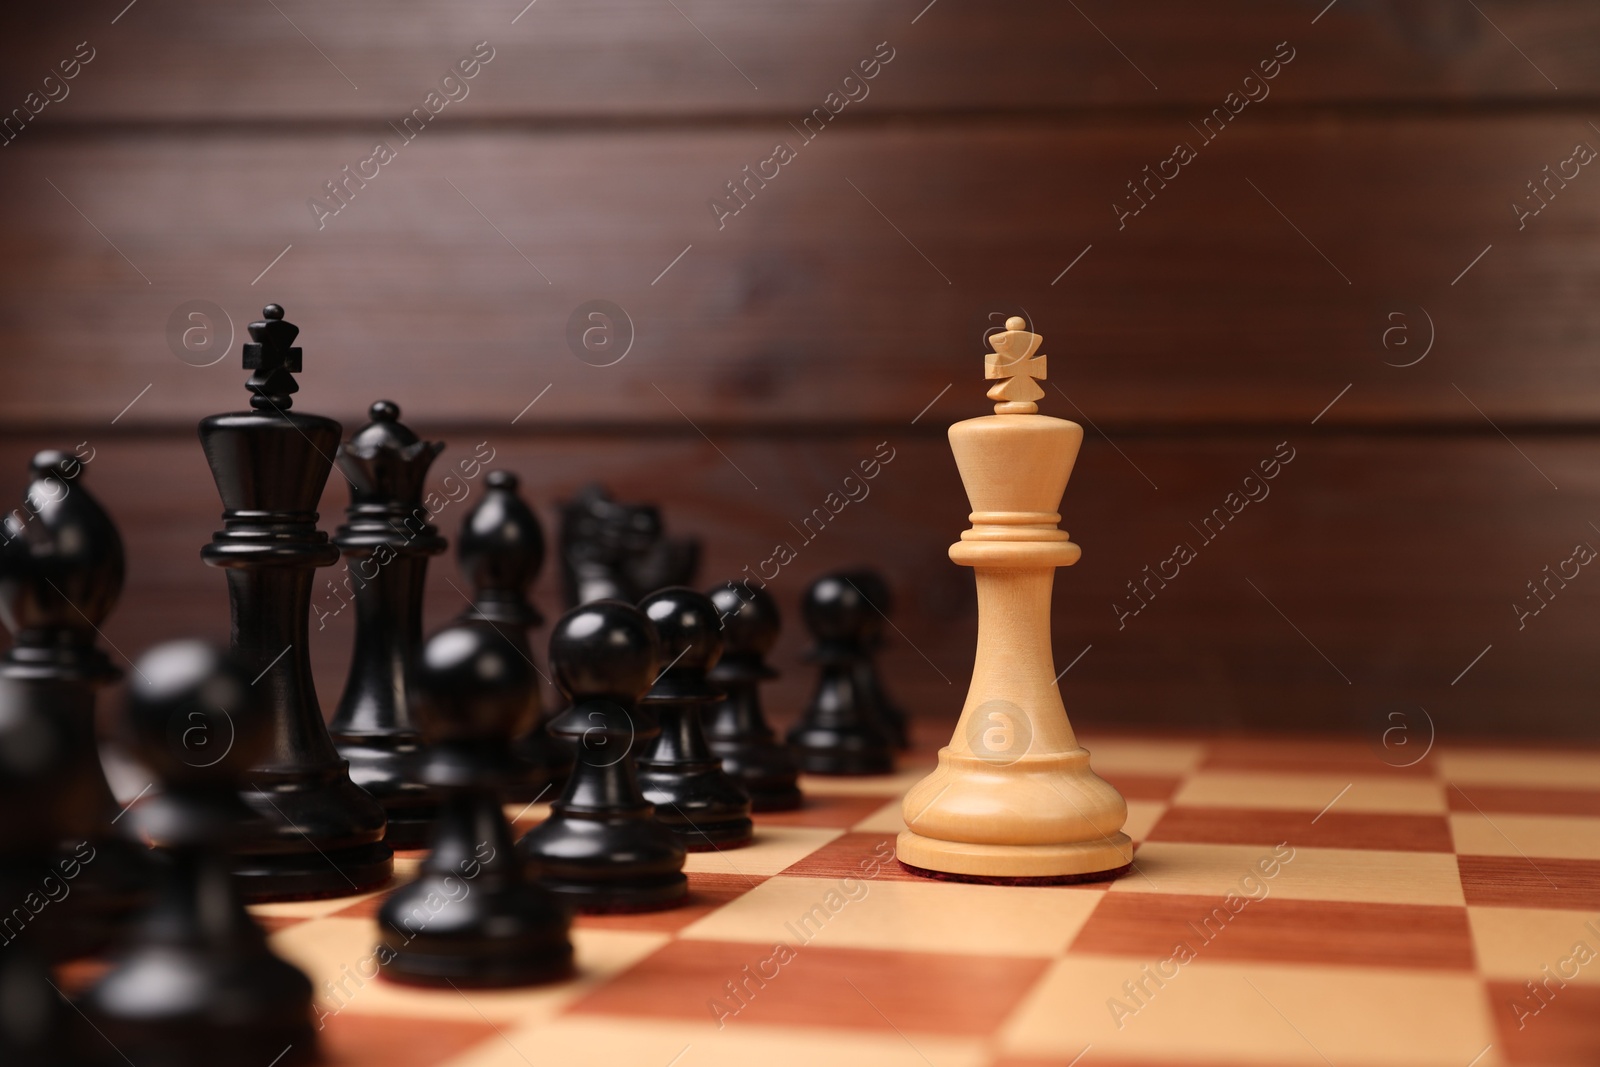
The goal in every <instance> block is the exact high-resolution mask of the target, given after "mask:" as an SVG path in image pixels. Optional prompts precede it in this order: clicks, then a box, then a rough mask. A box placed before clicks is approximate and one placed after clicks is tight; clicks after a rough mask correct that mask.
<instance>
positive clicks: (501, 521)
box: [456, 470, 572, 802]
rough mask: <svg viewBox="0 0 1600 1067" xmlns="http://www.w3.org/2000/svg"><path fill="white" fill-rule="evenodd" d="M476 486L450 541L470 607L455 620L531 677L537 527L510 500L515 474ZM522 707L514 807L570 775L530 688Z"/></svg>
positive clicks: (539, 544)
mask: <svg viewBox="0 0 1600 1067" xmlns="http://www.w3.org/2000/svg"><path fill="white" fill-rule="evenodd" d="M483 482H484V492H483V498H482V499H481V500H479V501H478V503H477V504H476V505H474V506H473V508H472V510H471V511H469V512H468V513H467V515H466V518H464V519H463V520H462V521H461V536H460V537H459V538H457V540H456V563H457V565H458V566H459V567H460V568H461V573H462V575H463V576H464V577H465V578H466V579H467V581H468V583H470V584H471V586H472V604H471V606H470V607H468V608H467V610H466V611H464V612H462V615H461V617H462V618H464V619H481V620H483V621H485V622H490V623H493V624H494V625H496V626H498V627H499V628H500V630H501V632H502V633H504V634H505V635H506V640H508V641H510V642H511V643H512V644H514V645H515V646H516V648H517V650H518V652H519V653H520V654H521V655H522V656H523V658H525V659H526V660H527V661H528V663H529V664H530V665H531V666H532V667H533V669H534V671H535V673H538V671H539V666H538V661H537V659H535V657H534V652H533V642H532V641H531V640H530V639H529V637H528V634H529V632H530V631H531V630H533V629H535V628H536V627H538V626H542V625H543V624H544V616H543V615H541V614H539V609H538V608H536V607H534V606H533V602H532V601H531V600H530V599H529V598H528V590H529V589H530V588H532V586H533V583H534V581H535V580H536V579H537V578H538V577H539V570H540V568H541V567H543V566H544V527H543V526H541V525H540V524H539V517H538V516H537V515H535V514H534V513H533V509H532V508H530V507H529V506H528V504H527V501H525V500H523V499H522V496H521V495H520V494H519V493H518V492H517V488H518V484H519V483H518V481H517V476H516V475H515V474H513V473H511V472H510V471H506V470H494V471H490V472H489V473H488V474H486V475H484V479H483ZM528 700H529V714H530V719H529V721H530V722H531V723H532V725H531V726H529V727H528V729H527V731H526V732H525V733H523V734H522V736H520V737H518V738H517V740H516V742H515V744H514V745H513V751H515V752H516V754H517V758H518V760H519V761H520V764H521V773H519V774H518V775H517V776H516V777H515V778H513V779H512V780H510V781H508V782H507V783H506V788H505V796H506V799H508V800H514V801H519V802H531V801H533V800H536V799H538V798H539V797H542V796H545V795H546V794H547V793H548V794H550V795H555V794H556V793H557V792H558V791H559V790H560V788H561V785H562V783H563V782H565V781H566V780H567V773H568V772H569V771H570V770H571V769H572V757H571V754H570V753H568V752H567V751H566V747H565V746H564V745H562V744H561V743H560V742H558V741H557V740H556V739H555V738H554V737H552V736H551V735H550V733H549V731H548V729H547V727H548V725H549V721H550V717H549V716H548V715H546V714H545V711H544V708H543V701H542V700H540V697H539V687H538V686H537V685H535V686H534V687H533V689H531V690H530V691H529V695H528Z"/></svg>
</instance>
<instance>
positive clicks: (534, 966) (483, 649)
mask: <svg viewBox="0 0 1600 1067" xmlns="http://www.w3.org/2000/svg"><path fill="white" fill-rule="evenodd" d="M537 684H538V683H537V679H536V675H535V674H534V672H533V666H532V664H530V663H529V662H528V661H527V660H526V659H524V658H523V657H522V656H521V655H520V654H519V653H518V651H517V650H516V649H515V648H513V647H511V646H510V645H509V644H507V643H506V641H505V639H504V637H502V636H501V634H500V633H499V631H498V630H497V629H496V628H495V626H494V625H493V624H491V623H488V622H484V621H482V620H457V621H456V622H453V623H451V624H450V625H448V626H446V627H445V628H444V629H442V630H440V631H439V632H438V633H436V634H434V635H433V636H432V637H431V638H429V639H428V642H427V644H426V645H425V646H424V647H423V652H422V660H421V662H420V663H419V665H418V668H417V685H418V695H419V698H420V699H419V701H418V706H417V711H418V713H419V719H420V721H421V724H422V729H423V732H424V736H425V737H426V738H427V741H428V749H427V755H426V757H425V762H424V770H423V774H424V776H425V778H426V779H427V781H428V783H429V784H430V785H432V786H433V787H434V788H435V789H437V790H439V791H440V793H441V795H442V801H441V803H440V808H439V815H438V818H437V819H435V821H434V828H433V837H432V839H431V840H430V842H429V850H428V856H427V858H426V859H424V860H423V861H422V866H421V869H420V870H419V871H418V873H417V877H416V878H415V879H414V880H413V881H411V882H408V883H407V884H405V885H403V886H401V887H400V888H399V889H397V890H395V892H394V893H393V895H391V896H390V897H389V899H388V900H386V901H384V904H383V907H382V908H381V909H380V910H379V912H378V928H379V931H380V933H381V936H382V942H381V943H380V945H379V948H378V962H379V964H380V966H381V967H382V968H383V974H384V975H385V976H386V977H387V978H389V979H391V980H394V981H398V982H405V983H410V984H414V985H439V986H444V985H456V986H461V985H473V986H514V985H530V984H533V983H537V982H547V981H554V980H556V979H560V978H565V977H566V976H567V975H568V974H570V973H571V971H572V943H571V942H570V941H569V940H568V933H567V932H568V928H569V926H570V925H571V916H570V915H569V913H568V911H567V908H566V906H565V905H564V904H562V903H561V902H560V901H559V900H558V899H557V898H556V896H555V894H553V893H551V892H550V891H549V890H547V889H545V888H544V887H542V886H540V885H538V884H537V883H536V882H534V881H532V880H531V879H530V878H528V876H527V873H526V871H525V869H524V863H523V860H522V858H521V856H519V855H518V854H517V849H516V845H515V842H514V841H513V839H512V835H511V826H510V824H509V823H507V822H506V817H505V812H504V811H503V810H502V809H501V806H500V796H501V791H502V790H503V789H504V788H505V786H506V785H507V784H508V783H509V782H511V781H512V780H514V779H515V778H516V777H517V776H518V775H519V774H521V773H522V768H521V767H519V766H518V763H517V760H516V758H515V756H514V755H513V754H512V753H511V750H510V741H511V738H512V737H513V736H514V735H515V733H516V731H517V730H519V729H521V728H524V727H526V726H527V725H528V720H529V709H530V707H531V705H530V703H529V699H528V691H529V690H530V689H532V688H534V686H535V685H537Z"/></svg>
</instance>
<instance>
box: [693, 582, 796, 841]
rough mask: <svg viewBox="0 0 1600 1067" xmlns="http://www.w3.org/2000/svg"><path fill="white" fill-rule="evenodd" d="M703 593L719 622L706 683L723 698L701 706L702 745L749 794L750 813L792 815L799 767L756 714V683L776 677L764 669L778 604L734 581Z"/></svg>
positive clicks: (777, 618)
mask: <svg viewBox="0 0 1600 1067" xmlns="http://www.w3.org/2000/svg"><path fill="white" fill-rule="evenodd" d="M708 595H709V596H710V597H711V603H712V605H713V606H714V607H715V608H716V609H717V617H718V618H719V619H720V621H721V623H722V658H721V659H719V660H717V663H716V666H714V667H712V668H711V670H710V672H709V673H708V674H707V675H706V679H707V680H708V681H709V682H710V683H711V684H712V685H713V686H717V687H718V688H720V689H721V690H722V692H723V696H722V698H721V699H719V700H715V701H712V702H711V703H710V704H709V705H708V706H707V707H706V710H705V732H706V743H707V744H708V745H709V746H710V748H711V752H712V754H713V755H715V756H717V757H718V758H719V759H721V760H722V769H723V770H725V771H727V772H728V773H729V774H730V775H732V776H733V778H734V780H735V781H737V782H738V783H739V785H740V786H741V787H742V788H743V789H744V791H745V792H746V793H748V794H749V795H750V810H751V811H757V812H762V811H791V810H793V809H795V808H798V807H799V806H800V805H801V803H802V798H801V795H800V787H799V786H798V785H797V784H796V780H797V778H798V775H799V773H800V769H799V765H798V764H797V763H796V762H795V758H794V753H792V752H790V751H789V748H788V746H787V745H785V744H784V743H783V742H782V741H779V740H778V737H777V735H776V734H774V733H773V732H772V727H770V726H768V725H767V720H766V716H765V715H764V714H763V713H762V710H761V683H762V682H765V681H768V680H769V679H772V678H776V677H777V676H778V672H777V671H775V670H773V669H772V668H771V667H770V666H768V665H767V654H768V653H769V652H771V651H772V646H773V645H774V644H776V643H777V640H778V631H779V628H780V627H781V625H782V617H781V615H780V614H779V612H778V602H777V601H776V600H774V599H773V596H772V594H771V593H769V592H767V591H766V590H765V589H762V588H759V587H754V588H753V587H751V586H748V585H741V584H739V583H737V582H728V583H726V584H724V585H721V586H718V587H717V588H715V589H713V590H711V591H710V593H709V594H708Z"/></svg>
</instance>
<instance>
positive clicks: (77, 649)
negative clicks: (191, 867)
mask: <svg viewBox="0 0 1600 1067" xmlns="http://www.w3.org/2000/svg"><path fill="white" fill-rule="evenodd" d="M85 470H86V468H85V466H84V464H83V463H82V462H80V461H79V460H78V459H77V458H76V457H74V456H69V455H67V454H66V453H65V452H57V451H45V452H40V453H39V454H38V455H36V456H34V457H33V464H32V470H31V474H32V480H31V482H30V484H29V486H28V490H27V494H26V496H25V498H24V501H23V505H22V506H21V507H19V508H16V509H14V510H13V511H12V512H11V513H10V514H9V515H7V516H6V519H5V531H4V536H5V543H4V545H3V546H0V616H3V618H4V620H5V624H6V626H7V627H8V628H10V629H11V630H12V631H13V633H14V634H15V635H16V637H15V641H14V643H13V644H12V646H11V648H10V649H8V650H7V651H6V653H5V655H4V657H0V677H5V678H14V679H19V680H25V681H39V682H53V683H57V684H56V685H55V686H54V688H53V692H54V704H53V708H54V713H55V714H57V715H59V716H60V717H61V718H62V719H63V720H64V721H65V722H66V723H67V725H68V727H69V730H70V734H71V736H72V737H73V739H74V741H73V749H72V752H73V758H72V761H71V766H70V768H69V769H68V770H67V772H66V773H68V774H70V775H71V776H72V777H73V778H74V779H75V781H76V782H77V784H78V785H79V786H81V788H82V789H83V790H85V791H87V794H88V795H91V796H93V797H94V804H95V815H94V819H93V821H92V823H91V824H90V825H89V827H88V828H87V841H86V840H85V838H81V837H80V838H77V839H75V840H72V841H68V842H63V847H64V850H65V851H64V853H63V854H64V855H69V854H71V853H73V852H75V851H77V849H78V846H80V845H83V844H87V845H88V846H89V848H90V849H92V850H93V852H94V855H95V862H94V863H93V864H92V866H91V867H90V868H89V869H87V870H85V871H84V873H83V876H82V878H81V879H80V880H78V881H77V884H76V885H75V886H74V887H73V888H74V892H73V895H72V896H73V899H72V902H71V904H70V905H68V909H69V910H70V911H72V912H73V913H74V916H73V917H74V921H73V922H72V923H71V924H70V926H69V927H68V928H66V929H65V930H64V931H63V936H61V937H57V938H54V939H52V942H51V949H52V950H53V951H54V952H56V953H57V954H58V955H59V956H61V957H63V958H65V957H71V956H76V955H81V954H85V953H88V952H92V951H94V950H96V949H98V948H102V947H104V946H105V945H106V944H107V943H109V942H110V941H111V940H112V939H113V938H114V937H115V936H117V934H118V933H119V930H120V928H121V927H122V926H123V925H125V923H126V922H127V920H128V919H129V918H130V917H131V916H132V915H133V914H134V913H135V912H136V911H137V910H138V909H139V908H140V907H142V906H143V904H144V901H145V899H146V896H147V894H148V891H149V879H150V872H149V863H148V857H147V855H146V850H145V849H144V848H143V847H142V846H139V845H137V844H134V843H132V842H129V841H127V840H126V839H124V838H122V837H120V836H119V835H117V834H115V833H114V832H113V830H112V826H111V824H112V821H113V820H114V819H116V817H117V815H118V811H119V809H118V805H117V802H116V799H115V798H114V797H113V796H112V794H111V787H110V786H109V785H107V783H106V776H105V770H104V768H103V767H102V766H101V764H100V751H99V746H98V744H97V742H96V737H95V710H94V709H95V697H96V694H97V691H98V690H99V689H101V688H102V687H104V686H106V685H108V684H110V683H112V682H114V681H116V680H117V679H119V678H121V677H122V672H121V671H120V670H118V669H117V668H116V667H115V666H113V665H112V663H111V661H110V660H109V659H108V658H107V657H106V655H105V653H104V652H102V651H101V650H100V649H99V647H98V646H97V645H96V643H95V640H96V637H97V636H98V634H99V628H100V626H101V625H102V624H103V623H104V622H105V620H106V617H107V616H108V615H110V614H111V610H112V608H113V607H115V606H116V603H117V598H118V597H119V596H120V595H121V593H122V583H123V577H124V574H125V564H124V557H123V549H122V537H121V535H119V534H118V533H117V528H116V526H115V525H114V524H113V523H112V521H111V517H110V516H109V515H108V514H107V513H106V511H105V509H104V508H103V507H101V505H100V503H99V501H97V500H95V498H94V497H93V496H92V495H91V494H90V493H89V491H88V490H87V489H86V488H84V485H83V478H84V474H85Z"/></svg>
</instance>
